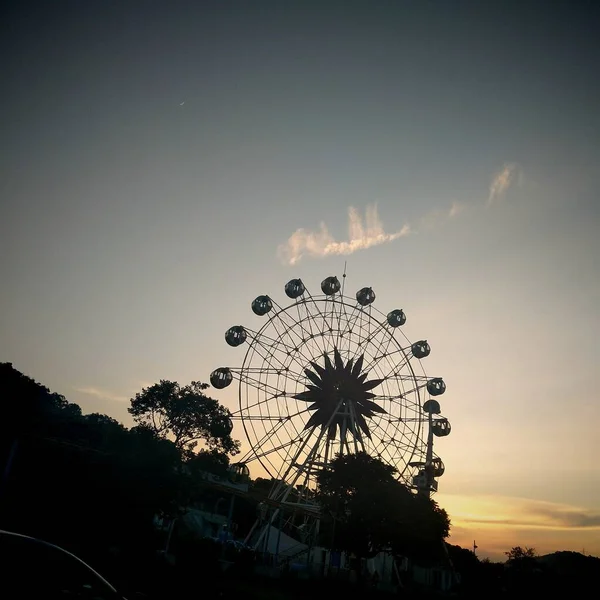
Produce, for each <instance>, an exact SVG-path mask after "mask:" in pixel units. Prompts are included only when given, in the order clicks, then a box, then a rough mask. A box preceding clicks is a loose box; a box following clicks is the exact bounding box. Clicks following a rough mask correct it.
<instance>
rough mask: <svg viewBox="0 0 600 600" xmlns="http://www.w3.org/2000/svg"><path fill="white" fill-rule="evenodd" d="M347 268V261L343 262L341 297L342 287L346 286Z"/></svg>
mask: <svg viewBox="0 0 600 600" xmlns="http://www.w3.org/2000/svg"><path fill="white" fill-rule="evenodd" d="M347 266H348V261H347V260H345V261H344V274H343V275H342V296H343V295H344V285H345V284H346V267H347Z"/></svg>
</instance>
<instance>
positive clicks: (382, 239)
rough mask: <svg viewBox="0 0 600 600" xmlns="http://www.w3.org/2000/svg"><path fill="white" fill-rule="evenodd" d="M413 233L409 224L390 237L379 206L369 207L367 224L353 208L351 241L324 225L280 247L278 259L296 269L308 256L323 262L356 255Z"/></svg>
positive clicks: (298, 234) (350, 212)
mask: <svg viewBox="0 0 600 600" xmlns="http://www.w3.org/2000/svg"><path fill="white" fill-rule="evenodd" d="M410 233H411V230H410V226H409V225H408V224H406V225H404V226H403V227H402V228H401V229H400V230H399V231H396V232H395V233H386V232H385V231H384V228H383V224H382V222H381V220H380V218H379V215H378V212H377V205H376V204H369V205H368V206H367V208H366V210H365V219H364V221H363V218H362V217H361V215H360V213H359V212H358V210H357V209H356V208H354V207H352V206H351V207H350V208H349V209H348V240H347V241H337V240H336V239H335V238H334V237H333V236H332V235H331V233H330V232H329V229H328V228H327V226H326V225H325V223H321V225H320V228H319V230H318V231H308V230H306V229H297V230H296V231H295V232H294V233H293V234H292V235H291V236H290V237H289V239H288V240H287V242H286V243H285V244H282V245H281V246H279V248H278V255H279V257H280V259H281V260H282V261H283V262H284V263H286V264H289V265H295V264H296V263H298V262H299V261H300V260H301V259H302V258H303V257H305V256H308V257H313V258H321V257H325V256H332V255H347V254H353V253H354V252H356V251H358V250H366V249H367V248H371V247H372V246H379V245H381V244H386V243H388V242H392V241H394V240H397V239H398V238H400V237H403V236H406V235H409V234H410Z"/></svg>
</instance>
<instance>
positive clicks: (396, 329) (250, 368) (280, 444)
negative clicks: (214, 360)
mask: <svg viewBox="0 0 600 600" xmlns="http://www.w3.org/2000/svg"><path fill="white" fill-rule="evenodd" d="M343 282H344V283H345V275H344V279H343ZM320 288H321V292H322V293H321V294H319V295H315V296H313V295H312V294H311V293H310V292H309V290H308V289H307V287H306V286H305V284H304V282H303V281H302V280H301V279H292V280H291V281H289V282H288V283H287V284H286V285H285V286H284V292H285V294H286V296H287V297H288V298H289V299H290V300H291V303H289V304H288V305H287V306H286V307H282V306H280V305H279V304H277V302H276V301H275V300H274V299H273V298H272V297H271V296H268V295H260V296H258V297H256V298H255V299H254V300H253V301H252V303H251V310H252V312H253V313H254V315H256V317H257V318H261V319H264V320H265V322H264V323H262V324H261V325H260V326H258V327H256V328H254V329H253V328H250V327H246V326H242V325H234V326H232V327H230V328H229V329H228V330H227V331H226V332H225V341H226V342H227V344H228V345H229V346H231V347H233V348H235V349H238V350H237V351H238V352H242V353H243V354H242V355H241V356H240V359H241V360H240V362H241V366H239V367H232V366H229V367H219V368H217V369H215V370H214V371H213V372H212V373H211V375H210V381H211V384H212V385H213V386H214V387H215V388H218V389H222V388H225V387H227V386H229V385H231V384H232V383H233V382H234V381H235V382H237V386H238V398H239V400H238V401H239V408H238V410H237V411H235V412H234V413H233V414H232V418H233V419H236V420H239V421H241V423H242V426H243V428H244V432H245V435H246V439H247V441H248V443H249V446H250V449H249V450H248V452H247V453H246V455H245V456H244V457H243V458H242V460H241V461H240V464H241V465H244V466H246V465H248V463H252V462H253V461H255V462H258V463H259V464H260V465H261V467H262V469H263V470H264V472H265V474H266V476H267V477H270V478H271V479H272V480H273V488H272V490H271V493H270V495H269V500H268V504H267V507H268V508H267V509H266V510H267V512H269V511H271V514H270V517H269V519H268V524H269V526H271V525H272V524H273V523H274V522H276V521H277V519H278V518H279V519H281V514H280V513H281V512H285V513H286V514H289V513H290V512H292V513H295V514H296V515H300V514H301V515H302V519H304V521H305V523H304V524H306V521H307V519H309V518H313V520H314V517H318V514H319V509H318V505H317V503H316V501H315V490H316V486H317V476H318V473H319V472H320V471H321V470H322V469H323V468H326V467H327V466H328V465H329V464H330V462H331V460H332V459H333V458H335V456H338V455H344V454H350V453H356V452H366V453H367V454H369V455H371V456H373V457H376V458H378V459H380V460H382V461H383V462H385V463H387V464H389V465H391V466H393V467H394V469H395V472H396V476H397V478H398V479H399V480H400V481H402V482H403V483H404V484H405V485H407V486H409V487H410V488H412V489H414V490H415V491H416V492H417V493H419V494H424V495H430V494H431V493H433V492H436V491H437V489H438V481H437V480H438V478H439V477H441V476H442V475H443V474H444V469H445V467H444V464H443V462H442V460H441V459H440V458H439V457H438V456H437V455H436V454H435V453H434V450H433V443H434V438H435V437H445V436H447V435H448V434H449V433H450V431H451V427H450V422H449V421H448V419H446V418H445V417H442V416H441V407H440V404H439V401H438V399H437V397H439V396H440V395H442V394H443V393H444V392H445V391H446V384H445V382H444V380H443V379H442V378H441V377H428V376H427V374H426V373H425V370H424V367H423V359H425V358H427V356H429V354H430V352H431V348H430V346H429V343H428V342H427V340H419V341H417V342H414V343H412V342H410V341H409V339H408V338H407V337H406V335H405V334H404V333H403V331H402V330H403V326H404V325H405V323H406V315H405V313H404V311H403V310H402V309H399V308H396V309H393V310H391V311H389V312H387V313H385V314H384V313H382V312H380V311H378V310H377V309H376V308H375V307H374V306H373V304H374V301H375V298H376V296H375V292H374V291H373V289H372V288H370V287H363V288H361V289H359V290H358V291H357V292H356V294H355V296H354V297H349V296H345V295H344V289H343V285H342V284H340V281H339V280H338V278H337V277H335V276H331V277H327V278H325V279H324V280H323V281H322V282H321V286H320ZM271 509H272V510H271ZM263 525H264V523H263ZM281 525H282V526H284V524H283V523H281ZM287 526H288V528H293V527H297V526H298V525H297V523H296V524H290V523H289V522H288V523H287ZM259 537H260V536H259ZM263 537H264V536H263ZM262 541H263V540H262V539H259V541H258V544H259V545H260V542H262Z"/></svg>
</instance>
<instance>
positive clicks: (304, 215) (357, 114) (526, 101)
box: [0, 0, 600, 560]
mask: <svg viewBox="0 0 600 600" xmlns="http://www.w3.org/2000/svg"><path fill="white" fill-rule="evenodd" d="M3 11H4V13H3V15H2V18H1V19H0V27H1V29H2V31H1V35H0V57H1V58H0V61H1V66H2V69H1V71H2V79H3V83H4V85H3V90H4V91H3V94H2V96H1V97H0V109H1V110H0V119H1V130H2V136H1V140H2V141H1V143H0V174H1V177H0V181H1V194H0V203H1V204H0V256H2V260H1V262H0V274H1V278H2V279H1V281H2V286H1V287H0V310H1V314H2V315H3V318H2V319H1V320H0V360H1V361H8V362H12V363H13V365H14V366H15V368H17V369H19V370H20V371H22V372H24V373H26V374H27V375H29V376H31V377H33V378H35V379H36V380H38V381H40V382H42V383H43V384H45V385H46V386H48V387H49V388H51V389H52V390H53V391H57V392H60V393H62V394H64V395H65V396H66V397H67V399H69V400H71V401H73V402H77V403H78V404H80V405H81V407H82V408H83V410H84V411H89V412H93V411H96V412H103V413H106V414H109V415H111V416H113V417H115V418H117V419H119V420H121V421H122V422H124V423H126V424H128V425H130V424H131V420H130V418H129V415H128V414H127V406H128V399H129V398H131V397H132V396H133V395H135V393H136V392H138V391H140V390H141V389H142V387H145V386H148V385H151V384H152V383H154V382H157V381H159V380H160V379H171V380H176V381H179V382H180V383H182V384H184V383H188V382H189V381H192V380H200V381H208V378H209V374H210V372H211V371H212V370H213V369H214V368H216V367H218V366H222V365H234V364H239V363H240V362H241V355H240V354H239V353H236V349H232V348H230V347H229V346H227V344H226V343H225V341H224V338H223V334H224V332H225V330H226V329H227V328H228V327H230V326H231V325H236V324H247V325H248V326H255V325H256V323H257V322H258V319H259V318H258V317H256V316H255V315H253V314H252V312H251V310H250V302H251V301H252V299H254V298H255V297H256V296H257V295H259V294H269V295H270V296H272V297H273V298H274V299H276V300H277V301H278V302H280V303H282V304H284V303H285V302H286V300H287V299H286V296H285V294H284V291H283V286H284V284H285V282H287V281H288V280H289V279H291V278H295V277H301V278H302V280H303V281H304V282H306V284H307V286H308V287H309V288H310V289H312V290H318V286H319V283H320V281H321V280H322V279H323V278H325V277H326V276H329V275H337V276H338V277H339V276H341V274H342V272H343V270H344V264H345V263H346V262H347V275H348V276H347V279H346V285H347V289H348V290H351V291H352V290H355V289H356V290H358V289H359V288H362V287H363V286H372V287H373V289H374V290H375V292H376V294H377V300H376V306H377V308H379V309H380V310H381V311H383V312H387V311H388V310H391V309H392V308H397V307H400V308H403V309H404V311H405V312H406V314H407V317H408V320H407V323H406V325H405V326H404V333H405V334H406V335H407V336H408V337H409V338H410V339H411V340H417V339H423V338H425V339H427V340H428V341H429V343H430V344H431V347H432V353H431V356H429V357H428V358H427V359H426V361H427V362H426V365H425V368H426V370H427V372H428V373H436V374H440V375H443V377H444V380H445V382H446V384H447V386H448V390H447V392H446V394H445V395H444V396H443V397H442V398H441V404H442V407H443V413H444V415H445V416H447V417H448V418H449V419H450V421H451V423H452V434H451V435H450V436H449V437H447V438H443V439H440V440H439V442H438V443H437V445H436V451H437V452H438V453H439V454H440V455H441V456H442V458H443V460H444V462H445V465H446V473H445V475H444V476H443V477H442V478H441V479H440V491H439V493H438V494H437V496H436V499H437V500H438V502H439V503H440V505H441V506H443V507H445V508H446V509H447V510H448V511H449V513H450V516H451V519H452V522H453V529H452V535H451V538H450V542H452V543H459V544H461V545H463V546H469V545H471V544H472V543H473V540H476V542H477V545H478V550H477V552H478V554H479V555H481V556H490V557H492V558H494V559H498V560H500V559H502V558H503V552H504V551H505V550H508V549H509V548H510V547H512V546H514V545H527V546H534V547H535V548H536V549H537V550H538V552H540V553H546V552H552V551H556V550H576V551H582V550H585V552H586V553H591V554H595V555H600V500H599V499H600V465H599V462H598V456H599V454H600V442H599V441H598V440H599V438H598V434H597V431H598V423H599V422H600V409H599V400H600V395H599V394H600V391H599V390H600V388H599V384H598V375H597V374H598V363H599V362H600V344H599V342H598V340H599V339H600V320H599V317H598V306H600V234H599V226H600V111H599V109H598V107H599V106H600V83H599V78H598V64H600V41H599V40H600V36H598V35H597V32H598V26H599V24H600V21H599V18H598V16H599V15H598V9H597V8H596V7H595V4H594V3H592V2H563V1H557V2H552V3H547V2H533V1H521V2H512V1H508V0H507V1H503V2H499V1H490V2H485V3H482V2H467V1H458V0H456V1H455V2H442V1H438V2H433V1H431V2H410V1H398V2H391V1H390V2H388V1H383V0H381V1H376V2H354V1H351V0H348V1H345V2H335V1H326V2H311V1H306V2H293V1H291V0H290V1H288V2H264V1H257V2H252V3H250V2H233V1H222V2H210V1H206V2H191V1H190V2H179V1H176V0H173V1H169V2H166V1H165V2H159V1H157V2H135V1H129V2H126V3H123V2H116V1H115V2H113V1H106V2H99V1H96V2H74V1H72V2H68V1H61V2H53V3H48V2H12V3H8V6H7V7H6V6H5V7H4V8H3ZM211 393H212V395H213V396H214V397H215V398H217V399H219V400H220V401H221V402H223V403H224V404H225V405H226V406H228V407H230V408H231V410H235V409H236V408H237V406H236V393H235V390H233V389H232V388H227V389H226V390H223V391H218V390H214V389H213V390H211ZM234 434H235V435H237V436H238V437H239V438H240V439H242V440H243V430H242V428H241V427H240V426H239V424H236V429H235V430H234Z"/></svg>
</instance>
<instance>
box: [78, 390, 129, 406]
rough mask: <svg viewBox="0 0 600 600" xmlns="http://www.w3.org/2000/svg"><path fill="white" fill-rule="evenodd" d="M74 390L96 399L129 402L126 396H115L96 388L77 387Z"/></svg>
mask: <svg viewBox="0 0 600 600" xmlns="http://www.w3.org/2000/svg"><path fill="white" fill-rule="evenodd" d="M73 389H74V390H75V391H76V392H80V393H81V394H87V395H88V396H94V398H99V399H101V400H112V401H113V402H127V401H128V400H129V398H127V397H126V396H119V395H118V394H113V393H112V392H109V391H107V390H103V389H100V388H96V387H76V388H73Z"/></svg>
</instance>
